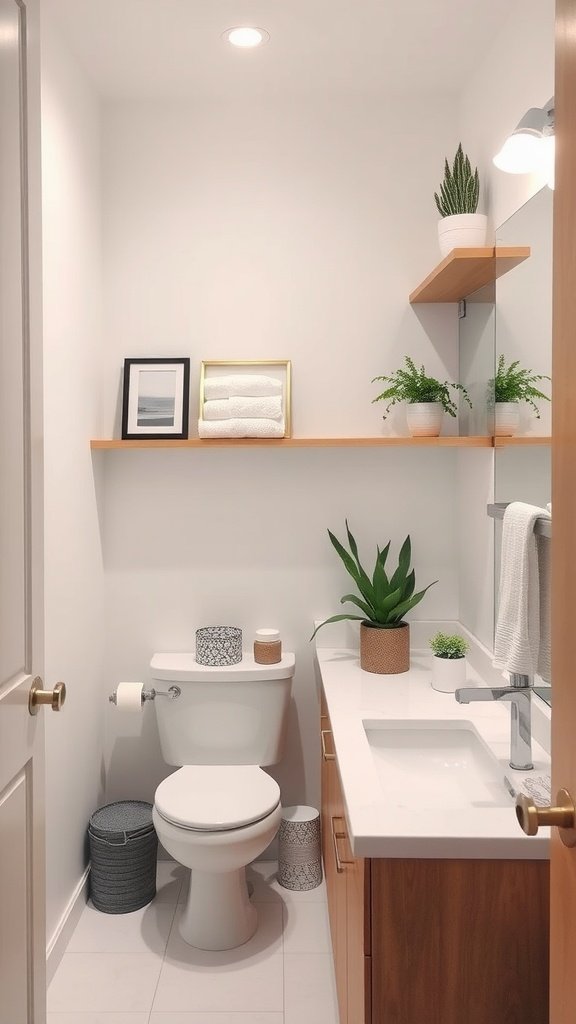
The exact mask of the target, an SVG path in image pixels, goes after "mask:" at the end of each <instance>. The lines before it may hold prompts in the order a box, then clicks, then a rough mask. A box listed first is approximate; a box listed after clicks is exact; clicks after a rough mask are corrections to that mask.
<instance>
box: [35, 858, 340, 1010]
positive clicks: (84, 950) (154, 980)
mask: <svg viewBox="0 0 576 1024" xmlns="http://www.w3.org/2000/svg"><path fill="white" fill-rule="evenodd" d="M248 877H249V879H250V881H251V882H252V884H253V886H254V893H253V897H252V899H253V900H254V903H255V904H256V905H257V907H258V913H259V918H260V921H259V927H258V931H257V932H256V935H255V936H254V938H252V939H251V940H250V942H247V943H246V944H245V945H244V946H240V947H239V948H238V949H231V950H228V951H226V952H222V953H210V952H206V951H203V950H199V949H193V948H192V947H191V946H188V945H187V943H185V942H184V941H183V940H182V939H181V938H180V934H179V931H178V927H177V922H178V917H179V914H180V913H181V910H182V907H181V903H182V902H183V901H184V900H185V898H186V882H185V881H183V879H184V878H185V872H184V870H183V868H181V867H180V866H179V865H177V864H174V863H173V862H172V861H160V862H159V865H158V894H157V897H156V899H155V900H154V901H153V903H151V904H150V905H149V906H148V907H145V908H144V909H143V910H138V911H136V912H135V913H133V914H120V915H114V914H101V913H99V912H98V911H97V910H94V908H93V907H92V906H91V905H90V904H88V906H87V907H86V909H85V910H84V911H83V913H82V917H81V918H80V921H79V922H78V925H77V927H76V930H75V932H74V935H73V936H72V939H71V940H70V943H69V945H68V948H67V950H66V953H65V954H64V957H63V958H62V962H61V963H60V965H59V967H58V970H57V971H56V974H55V976H54V979H53V981H52V983H51V985H50V988H49V989H48V1024H338V1012H337V1009H336V996H335V987H334V975H333V969H332V956H331V953H330V934H329V925H328V910H327V905H326V889H325V886H324V883H322V885H321V886H319V887H318V888H317V889H312V890H310V891H309V892H302V893H299V892H290V891H288V890H287V889H283V888H282V887H281V886H280V885H278V882H277V881H276V865H275V864H273V863H271V862H261V863H257V864H254V865H253V866H252V867H251V868H249V869H248Z"/></svg>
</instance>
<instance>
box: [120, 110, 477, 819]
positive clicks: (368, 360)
mask: <svg viewBox="0 0 576 1024" xmlns="http://www.w3.org/2000/svg"><path fill="white" fill-rule="evenodd" d="M454 128H455V110H454V106H453V104H452V103H449V102H440V101H438V100H437V99H436V100H434V101H431V100H430V101H429V100H427V99H422V100H420V101H419V102H418V103H417V104H413V105H412V107H411V106H410V104H405V103H404V104H402V105H401V106H398V104H397V103H392V102H390V103H389V104H385V103H378V102H377V101H376V100H374V99H372V100H360V99H358V98H357V99H356V100H355V101H354V100H349V101H347V102H346V103H342V102H340V103H338V104H336V103H329V102H328V101H327V100H326V99H324V100H322V101H314V100H313V98H310V100H309V102H308V103H307V104H306V105H303V104H302V105H301V104H297V103H290V102H288V101H287V100H283V101H281V100H279V99H278V98H277V97H275V98H274V100H273V101H271V102H269V103H264V102H262V103H260V104H258V105H256V106H250V107H249V108H248V109H247V108H246V107H245V106H243V107H239V106H237V105H235V103H234V101H233V100H231V101H230V102H229V103H226V104H225V103H221V104H217V103H206V102H203V103H202V104H196V103H194V102H190V103H187V104H185V103H178V104H177V103H164V104H160V103H158V104H150V103H148V104H138V103H122V104H114V105H112V106H108V107H107V108H106V114H105V135H104V137H105V147H104V167H105V174H104V182H105V186H104V188H105V242H104V244H105V267H106V281H105V285H106V335H107V339H108V348H107V357H106V358H107V371H106V378H105V385H104V394H105V396H106V410H105V420H104V427H105V434H110V435H111V434H112V433H113V431H114V432H116V434H117V433H118V430H119V404H118V395H119V386H120V375H121V367H122V360H123V358H124V357H125V356H139V355H142V356H144V355H150V354H164V355H190V356H191V360H192V367H193V374H192V378H193V379H192V396H193V397H192V408H193V410H195V408H196V394H197V388H198V369H199V363H200V360H201V359H203V358H205V359H215V358H230V359H234V358H291V359H292V361H293V371H294V432H295V433H296V434H298V435H300V436H330V435H335V436H338V435H359V436H363V435H364V436H365V435H370V434H378V433H379V432H381V431H382V430H383V427H382V419H381V416H382V410H381V409H380V408H379V407H378V406H373V405H371V399H372V398H373V397H374V396H375V395H376V394H377V393H378V392H377V390H376V386H375V385H371V383H370V380H371V378H372V377H373V376H375V375H376V374H378V373H385V372H389V371H390V370H392V369H394V368H395V367H396V366H398V365H400V363H401V361H402V359H403V356H404V353H405V352H409V353H412V354H413V355H414V356H415V357H417V358H418V359H422V360H424V361H425V362H426V366H427V368H428V369H429V370H430V372H433V373H438V375H441V374H444V375H448V376H451V377H452V379H454V378H455V377H456V375H457V372H458V366H457V339H456V317H455V311H454V308H453V307H430V308H424V307H420V308H418V309H411V308H410V306H409V305H408V301H407V299H408V293H409V291H410V290H411V289H412V288H413V287H414V286H415V285H416V284H417V283H418V281H419V280H420V279H421V278H422V277H423V276H424V275H425V274H426V273H427V272H428V271H429V269H430V266H432V265H433V264H434V263H435V262H437V259H438V253H437V240H436V219H437V218H436V213H435V207H434V202H433V198H432V195H433V191H434V188H435V187H437V184H438V181H439V179H440V176H441V173H442V167H443V157H444V152H445V151H446V150H447V149H450V148H453V147H454V146H455V144H456V141H457V139H456V134H455V130H454ZM456 379H457V377H456ZM193 418H194V413H193V414H192V419H193ZM401 426H402V423H401V421H400V420H397V421H395V423H394V424H393V425H392V429H399V428H400V427H401ZM448 426H449V428H450V429H456V425H455V424H452V423H450V424H448ZM101 459H102V462H103V464H104V477H105V483H104V523H105V526H104V558H105V570H106V581H107V612H108V620H107V621H108V625H107V633H106V639H107V649H108V657H107V664H108V669H109V687H110V689H112V688H113V686H114V685H115V683H116V682H117V681H118V680H119V679H141V678H143V677H144V678H147V670H148V663H149V660H150V656H151V654H152V653H153V652H154V651H155V650H162V649H164V650H166V649H175V650H182V649H184V650H186V649H193V645H194V631H195V629H196V628H197V627H198V626H200V625H205V624H208V623H211V622H215V621H224V622H232V623H237V624H239V625H241V626H242V627H243V628H244V629H245V631H246V639H247V642H248V644H249V642H250V638H251V634H252V631H253V629H254V628H255V627H258V626H261V625H276V626H279V627H280V628H281V630H282V633H283V636H284V643H285V645H286V647H287V648H288V649H293V650H295V651H296V654H297V658H298V672H297V676H296V680H295V686H294V695H295V702H294V707H293V711H292V717H291V722H290V732H289V743H288V751H287V755H286V757H285V759H284V762H283V763H282V765H281V766H279V768H278V769H277V775H278V778H279V780H280V781H281V784H282V789H283V799H284V800H285V801H287V802H295V801H308V802H311V803H313V804H316V803H317V801H318V795H319V794H318V758H317V714H316V700H317V698H316V693H315V686H314V678H313V668H312V650H311V647H310V645H309V643H308V638H309V636H310V633H311V628H312V621H313V619H314V618H319V617H323V616H327V615H329V614H333V613H334V612H337V611H339V610H341V608H340V606H339V597H340V595H342V594H344V593H346V592H347V591H349V589H350V584H349V583H347V581H346V577H345V574H344V572H343V570H342V569H341V567H340V566H339V564H338V560H337V558H336V555H335V553H334V552H333V550H332V548H331V546H330V544H329V541H328V537H327V534H326V528H327V527H328V526H329V527H331V528H332V529H333V530H334V531H336V533H338V534H341V533H342V531H343V528H344V518H345V516H346V515H347V516H348V517H349V519H350V523H351V527H352V529H353V530H354V531H355V532H356V534H357V537H358V541H359V543H360V545H361V548H363V549H364V551H365V552H366V558H367V560H368V559H370V560H371V561H372V560H373V558H374V555H375V546H376V543H377V542H378V543H380V544H381V545H382V544H383V543H385V542H386V540H387V539H388V538H389V537H391V538H392V539H393V542H394V544H395V545H398V543H399V542H401V541H402V540H403V538H404V536H405V535H406V533H407V532H410V533H411V534H412V537H413V542H414V553H415V565H416V569H417V573H418V581H419V583H421V584H422V585H424V584H426V583H428V582H431V581H432V580H435V579H439V581H440V582H439V583H438V584H437V586H435V587H434V588H433V589H432V591H431V592H430V595H429V596H428V597H427V598H426V600H425V601H424V602H423V603H422V605H421V606H420V607H419V608H418V609H416V610H415V613H414V615H415V617H420V616H421V617H423V618H426V619H430V618H432V619H436V618H454V617H456V616H457V610H458V582H457V552H456V550H455V547H454V544H453V543H452V540H451V538H452V537H453V536H454V533H455V505H454V501H453V494H454V489H455V473H456V455H455V453H454V452H452V451H437V452H423V451H418V450H413V451H410V450H404V451H402V450H398V451H396V450H370V449H368V450H362V449H353V450H338V449H332V450H321V449H320V450H286V451H272V452H269V451H261V450H257V451H256V450H246V449H239V450H238V451H235V452H232V451H226V450H224V451H214V450H208V451H202V452H197V451H164V452H138V453H136V452H117V453H109V454H106V455H104V454H103V455H102V456H101ZM396 550H397V548H396ZM140 734H142V736H143V737H144V742H142V741H141V739H140ZM108 738H109V750H108V759H109V765H110V772H109V778H108V796H109V797H110V798H118V797H122V796H127V795H129V794H131V795H136V796H140V797H148V798H151V797H152V794H153V790H154V786H155V784H156V783H157V782H158V781H159V780H160V779H161V778H162V777H163V776H164V775H165V774H166V773H167V771H168V769H167V768H166V766H165V765H164V763H163V761H162V758H161V755H160V751H159V747H158V741H157V735H156V729H155V723H154V716H153V709H152V708H151V707H147V708H146V709H145V713H144V716H143V719H142V721H137V722H134V723H133V725H131V726H126V725H125V724H123V723H121V722H120V720H119V718H118V716H117V714H116V713H115V711H114V709H112V708H111V709H110V710H109V732H108Z"/></svg>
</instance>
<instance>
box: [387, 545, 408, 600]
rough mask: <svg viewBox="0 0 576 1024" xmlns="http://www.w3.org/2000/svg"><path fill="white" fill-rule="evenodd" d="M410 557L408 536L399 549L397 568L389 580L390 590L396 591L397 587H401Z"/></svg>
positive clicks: (406, 573) (404, 580)
mask: <svg viewBox="0 0 576 1024" xmlns="http://www.w3.org/2000/svg"><path fill="white" fill-rule="evenodd" d="M411 557H412V544H411V541H410V534H408V536H407V537H406V540H405V541H404V543H403V545H402V547H401V548H400V554H399V556H398V568H397V569H396V572H395V573H394V575H393V577H392V579H391V580H390V588H391V589H392V590H396V589H397V588H398V587H400V588H401V587H403V586H404V584H405V582H406V577H407V575H408V570H409V568H410V559H411Z"/></svg>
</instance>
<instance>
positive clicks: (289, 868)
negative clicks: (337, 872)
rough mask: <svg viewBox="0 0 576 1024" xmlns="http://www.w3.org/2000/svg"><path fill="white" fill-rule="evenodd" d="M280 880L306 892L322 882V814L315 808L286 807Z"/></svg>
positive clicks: (280, 837) (280, 835) (281, 833)
mask: <svg viewBox="0 0 576 1024" xmlns="http://www.w3.org/2000/svg"><path fill="white" fill-rule="evenodd" d="M278 881H279V882H280V885H282V886H284V888H285V889H294V890H298V891H300V892H302V891H303V890H304V889H315V888H316V886H317V885H320V882H321V881H322V860H321V855H320V814H319V812H318V811H317V810H316V808H315V807H303V806H302V805H297V806H295V807H284V808H283V810H282V820H281V822H280V831H279V833H278Z"/></svg>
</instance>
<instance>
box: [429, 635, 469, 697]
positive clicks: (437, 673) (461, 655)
mask: <svg viewBox="0 0 576 1024" xmlns="http://www.w3.org/2000/svg"><path fill="white" fill-rule="evenodd" d="M430 649H431V651H432V654H433V655H434V657H433V658H432V686H433V688H434V689H435V690H440V692H441V693H454V691H455V690H457V689H458V687H459V686H463V684H464V683H465V682H466V653H467V651H468V641H467V640H465V639H464V637H463V636H459V635H458V634H456V633H455V634H452V635H449V634H448V633H436V635H435V636H433V637H431V639H430Z"/></svg>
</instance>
